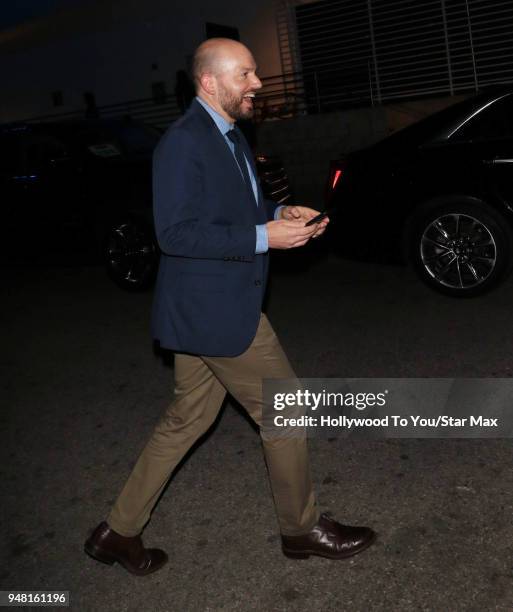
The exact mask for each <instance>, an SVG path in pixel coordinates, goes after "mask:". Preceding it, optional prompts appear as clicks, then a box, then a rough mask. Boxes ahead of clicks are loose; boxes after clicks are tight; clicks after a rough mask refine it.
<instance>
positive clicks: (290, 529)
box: [85, 38, 375, 575]
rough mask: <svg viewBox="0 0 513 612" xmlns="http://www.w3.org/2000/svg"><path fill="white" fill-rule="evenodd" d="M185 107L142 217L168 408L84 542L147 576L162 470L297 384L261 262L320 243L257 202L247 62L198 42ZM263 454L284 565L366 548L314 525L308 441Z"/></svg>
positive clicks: (317, 519) (309, 213)
mask: <svg viewBox="0 0 513 612" xmlns="http://www.w3.org/2000/svg"><path fill="white" fill-rule="evenodd" d="M193 69H194V79H195V84H196V93H197V97H196V98H195V100H194V101H193V102H192V104H191V106H190V108H189V110H188V111H187V113H186V114H185V115H184V116H183V117H182V118H181V119H180V120H178V121H177V122H175V123H174V124H173V125H172V127H171V128H170V129H169V130H168V131H167V132H166V134H165V135H164V136H163V138H162V139H161V141H160V143H159V145H158V147H157V149H156V151H155V155H154V217H155V226H156V233H157V238H158V241H159V244H160V247H161V250H162V258H161V262H160V268H159V275H158V279H157V286H156V291H155V300H154V310H153V322H152V324H153V334H154V337H155V338H157V339H158V340H159V341H160V343H161V345H162V346H163V347H165V348H169V349H172V350H174V351H175V391H174V400H173V402H172V403H171V405H170V406H169V408H168V409H167V411H166V413H165V414H164V416H163V418H162V420H161V421H160V423H159V424H158V425H157V427H156V428H155V431H154V432H153V435H152V436H151V438H150V440H149V442H148V443H147V445H146V447H145V449H144V450H143V452H142V453H141V455H140V457H139V459H138V461H137V463H136V465H135V467H134V469H133V471H132V473H131V474H130V476H129V478H128V480H127V482H126V484H125V486H124V488H123V490H122V492H121V494H120V496H119V497H118V499H117V501H116V502H115V504H114V506H113V508H112V511H111V513H110V515H109V516H108V517H107V521H104V522H102V523H100V525H98V527H97V528H96V530H95V531H94V532H93V534H92V535H91V536H90V537H89V539H88V540H87V542H86V545H85V550H86V552H87V553H88V554H89V555H91V556H92V557H94V558H95V559H97V560H99V561H103V562H106V563H114V562H116V561H117V562H119V563H120V564H121V565H123V566H124V567H125V569H127V570H128V571H129V572H131V573H133V574H137V575H145V574H148V573H151V572H153V571H156V570H158V569H159V568H161V567H162V566H163V565H164V563H165V562H166V561H167V555H166V553H165V552H164V551H162V550H158V549H147V548H144V546H143V543H142V539H141V536H140V534H141V531H142V529H143V527H144V525H145V524H146V523H147V522H148V520H149V518H150V513H151V511H152V509H153V507H154V505H155V503H156V501H157V499H158V497H159V495H160V493H161V492H162V490H163V488H164V486H165V484H166V482H167V481H168V479H169V477H170V475H171V473H172V471H173V469H174V468H175V467H176V465H177V464H178V463H179V461H180V460H181V459H182V457H183V456H184V455H185V453H186V452H187V450H188V449H189V448H190V447H191V445H192V444H193V443H194V442H195V441H196V440H197V439H198V438H199V436H200V435H201V434H203V433H204V432H205V431H206V430H207V429H208V428H209V427H210V425H211V424H212V423H213V421H214V420H215V418H216V416H217V414H218V412H219V409H220V407H221V404H222V402H223V399H224V397H225V395H226V393H227V392H228V393H230V394H231V395H232V396H233V397H234V398H235V399H237V400H238V401H239V402H240V404H241V405H242V406H244V408H245V409H246V410H247V412H248V414H249V415H250V416H251V417H252V419H253V420H254V421H255V422H256V423H257V424H258V425H261V424H262V403H263V402H262V380H263V379H264V378H295V374H294V371H293V370H292V368H291V366H290V364H289V362H288V360H287V357H286V355H285V353H284V352H283V349H282V348H281V346H280V343H279V341H278V339H277V337H276V335H275V333H274V331H273V329H272V327H271V325H270V323H269V321H268V320H267V318H266V316H265V315H264V314H262V312H261V308H262V301H263V296H264V292H265V286H266V280H267V268H268V254H267V252H268V249H269V248H276V249H289V248H295V247H299V246H302V245H304V244H306V243H307V242H308V241H309V240H310V239H311V238H315V237H317V236H319V235H320V234H322V232H323V231H324V230H325V227H326V224H327V223H328V221H327V220H324V221H322V222H321V223H317V224H313V225H311V226H309V227H306V226H305V223H306V222H307V221H308V220H310V219H311V218H313V217H314V216H315V215H316V214H317V211H315V210H312V209H310V208H306V207H301V206H286V207H278V206H277V205H276V204H275V203H273V202H271V201H269V200H265V199H264V198H263V195H262V192H261V189H260V186H259V184H258V182H257V179H256V177H257V174H256V169H255V166H254V162H253V158H252V154H251V150H250V149H249V147H248V145H247V143H246V141H245V139H244V137H243V136H242V134H241V132H240V131H239V129H238V128H237V127H236V126H235V125H234V124H235V121H236V120H238V119H245V118H249V117H251V116H252V114H253V99H254V96H255V93H256V91H257V90H258V89H260V88H261V86H262V85H261V83H260V80H259V79H258V77H257V76H256V65H255V61H254V59H253V56H252V55H251V53H250V52H249V50H248V49H247V48H246V47H245V46H244V45H242V44H240V43H238V42H235V41H232V40H228V39H220V38H219V39H210V40H208V41H206V42H205V43H203V44H202V45H200V47H198V49H197V50H196V53H195V56H194V67H193ZM261 435H262V443H263V448H264V453H265V459H266V463H267V467H268V471H269V478H270V482H271V488H272V493H273V497H274V502H275V506H276V513H277V516H278V523H279V527H280V532H281V537H282V549H283V552H284V553H285V554H286V555H287V556H289V557H293V558H306V557H308V556H309V555H320V556H323V557H327V558H332V559H340V558H344V557H348V556H351V555H354V554H356V553H358V552H360V551H362V550H364V549H365V548H367V547H368V546H369V545H370V544H371V543H372V542H373V540H374V537H375V534H374V532H373V531H372V530H371V529H369V528H367V527H348V526H343V525H340V524H339V523H337V522H335V521H334V520H333V519H331V518H329V517H328V516H327V515H325V514H323V515H320V516H319V512H318V509H317V505H316V500H315V494H314V491H313V487H312V483H311V479H310V469H309V462H308V452H307V442H306V436H305V435H302V434H298V435H294V436H283V437H281V438H280V437H276V436H266V435H265V434H264V433H263V432H261Z"/></svg>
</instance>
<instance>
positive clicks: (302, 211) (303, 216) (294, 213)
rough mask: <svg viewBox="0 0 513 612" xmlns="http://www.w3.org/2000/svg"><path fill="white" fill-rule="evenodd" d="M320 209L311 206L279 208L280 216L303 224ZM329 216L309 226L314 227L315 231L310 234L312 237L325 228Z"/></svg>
mask: <svg viewBox="0 0 513 612" xmlns="http://www.w3.org/2000/svg"><path fill="white" fill-rule="evenodd" d="M319 212H320V211H318V210H314V209H313V208H309V207H308V206H285V207H284V208H282V209H281V211H280V214H281V218H282V219H284V220H286V221H301V222H302V223H303V225H304V224H305V223H307V222H308V221H310V219H313V218H314V217H316V216H317V215H318V214H319ZM329 221H330V220H329V218H328V217H326V218H324V219H323V220H322V221H321V222H320V223H315V224H314V225H312V226H311V227H314V228H315V230H316V231H315V232H314V233H313V235H312V238H317V237H318V236H320V235H321V234H322V233H324V230H325V229H326V226H327V225H328V223H329Z"/></svg>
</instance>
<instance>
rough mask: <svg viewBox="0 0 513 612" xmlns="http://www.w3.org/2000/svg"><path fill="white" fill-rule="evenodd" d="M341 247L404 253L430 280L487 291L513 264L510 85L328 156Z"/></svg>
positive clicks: (457, 292) (459, 292)
mask: <svg viewBox="0 0 513 612" xmlns="http://www.w3.org/2000/svg"><path fill="white" fill-rule="evenodd" d="M328 189H329V194H328V200H329V201H328V207H329V208H333V209H334V210H335V211H336V212H335V213H334V219H333V220H334V223H333V224H332V228H331V232H332V239H334V241H335V245H336V247H337V249H338V250H341V251H343V252H346V253H347V252H348V251H350V250H353V249H355V248H356V249H361V251H362V253H363V252H364V251H365V254H366V255H367V256H369V255H371V256H376V255H379V254H381V255H386V256H387V257H390V256H393V257H397V256H399V257H401V258H402V259H405V260H407V261H409V262H411V263H412V264H413V266H414V267H415V269H416V271H417V272H418V274H419V276H420V278H421V279H422V280H423V281H424V282H426V283H427V284H428V285H429V286H430V287H432V288H434V289H436V290H438V291H440V292H442V293H445V294H448V295H451V296H457V297H470V296H475V295H478V294H482V293H485V292H487V291H489V290H490V289H491V288H492V287H494V286H497V285H498V284H499V283H500V282H501V281H503V280H504V279H505V277H506V276H507V274H508V273H509V271H510V269H511V265H512V261H513V230H512V228H513V89H512V88H498V89H497V88H494V89H491V90H486V91H483V92H481V93H479V94H477V95H475V96H473V97H471V98H467V99H465V100H464V101H462V102H459V103H457V104H455V105H453V106H450V107H448V108H446V109H444V110H442V111H440V112H438V113H435V114H433V115H430V116H429V117H427V118H425V119H423V120H421V121H419V122H417V123H415V124H413V125H411V126H408V127H407V128H404V129H403V130H400V131H398V132H396V133H394V134H392V135H391V136H389V137H388V138H385V139H384V140H382V141H380V142H378V143H377V144H375V145H373V146H372V147H369V148H367V149H364V150H361V151H357V152H354V153H351V154H349V155H348V156H347V157H346V158H344V159H342V160H340V161H337V162H333V163H332V168H331V175H330V181H329V186H328Z"/></svg>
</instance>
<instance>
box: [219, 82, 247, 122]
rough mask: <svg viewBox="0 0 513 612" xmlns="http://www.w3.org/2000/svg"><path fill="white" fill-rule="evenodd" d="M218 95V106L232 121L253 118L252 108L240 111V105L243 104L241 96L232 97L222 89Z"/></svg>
mask: <svg viewBox="0 0 513 612" xmlns="http://www.w3.org/2000/svg"><path fill="white" fill-rule="evenodd" d="M219 94H220V95H219V104H220V105H221V108H222V109H223V110H224V112H225V113H226V114H227V115H229V116H230V117H231V118H232V119H235V121H239V120H241V119H251V117H253V114H254V109H253V107H251V108H250V109H248V110H243V109H242V103H243V102H244V98H243V96H233V95H231V94H230V93H228V92H227V91H226V90H225V89H222V90H221V91H220V92H219Z"/></svg>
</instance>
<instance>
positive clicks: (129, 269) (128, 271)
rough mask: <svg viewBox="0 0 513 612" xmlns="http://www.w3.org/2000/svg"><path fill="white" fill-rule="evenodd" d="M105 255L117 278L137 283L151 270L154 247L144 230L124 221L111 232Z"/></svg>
mask: <svg viewBox="0 0 513 612" xmlns="http://www.w3.org/2000/svg"><path fill="white" fill-rule="evenodd" d="M107 256H108V262H109V266H110V268H111V269H112V270H113V271H114V272H115V273H116V275H117V276H118V277H119V278H121V279H123V281H125V282H127V283H129V284H133V285H137V284H138V283H140V282H141V281H142V280H144V278H145V276H146V274H147V273H148V271H149V270H151V267H152V263H153V260H154V258H155V248H154V246H153V244H152V242H151V240H150V239H148V236H147V235H146V233H145V232H144V231H141V230H140V229H138V228H137V227H136V226H135V225H132V224H129V223H124V224H122V225H119V226H118V227H116V228H115V229H113V231H112V232H111V235H110V237H109V242H108V245H107Z"/></svg>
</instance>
